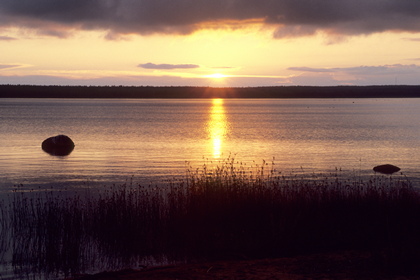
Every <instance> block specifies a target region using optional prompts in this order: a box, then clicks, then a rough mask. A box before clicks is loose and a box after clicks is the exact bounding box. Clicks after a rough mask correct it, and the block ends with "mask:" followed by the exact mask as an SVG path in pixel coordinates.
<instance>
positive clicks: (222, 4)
mask: <svg viewBox="0 0 420 280" xmlns="http://www.w3.org/2000/svg"><path fill="white" fill-rule="evenodd" d="M225 20H229V21H231V22H235V24H236V25H235V27H237V26H238V24H239V25H241V24H246V23H247V22H249V21H255V20H257V21H260V22H262V23H264V24H267V25H273V26H274V27H275V28H276V29H275V31H274V33H273V36H274V37H276V38H283V37H291V36H304V35H311V34H315V33H316V32H318V31H324V32H326V33H329V34H334V35H337V34H339V35H358V34H371V33H376V32H383V31H409V32H418V31H420V1H417V0H72V1H58V0H30V1H17V0H1V1H0V25H1V26H24V27H32V28H37V29H38V30H41V31H40V32H41V33H42V34H50V35H53V36H54V35H55V36H64V35H65V33H63V32H62V29H63V28H76V29H87V30H90V29H101V30H108V31H109V32H111V33H112V34H124V33H137V34H150V33H177V34H188V33H191V32H193V31H195V30H196V29H199V28H203V27H206V23H210V22H211V23H213V24H212V25H211V26H212V27H217V26H218V24H217V23H218V22H221V21H225ZM214 23H216V24H214Z"/></svg>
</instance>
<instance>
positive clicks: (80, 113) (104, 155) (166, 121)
mask: <svg viewBox="0 0 420 280" xmlns="http://www.w3.org/2000/svg"><path fill="white" fill-rule="evenodd" d="M419 108H420V99H224V100H223V99H177V100H173V99H118V100H115V99H113V100H109V99H0V134H1V138H0V170H1V173H0V187H1V189H2V190H3V191H5V190H9V189H11V188H13V186H15V185H20V184H23V185H24V186H26V187H28V188H34V187H41V188H46V187H50V186H55V187H65V188H80V187H83V186H86V185H89V186H101V185H109V184H114V183H116V184H118V183H121V182H125V181H127V180H131V178H133V181H135V182H139V183H141V184H149V183H152V184H157V183H158V182H162V181H163V180H167V179H170V178H173V177H174V176H182V175H183V174H185V170H186V166H187V165H188V164H191V165H193V166H200V165H202V164H203V163H205V162H207V163H209V162H217V161H219V160H223V159H225V158H227V157H229V156H234V157H235V159H236V160H238V161H241V162H244V163H247V164H250V165H251V164H261V163H262V161H263V160H266V161H267V162H271V161H272V159H273V158H275V163H276V165H275V166H276V169H277V171H279V172H282V173H283V174H285V173H289V172H302V171H303V172H308V173H311V172H324V173H328V172H332V171H334V170H336V169H341V170H342V171H343V172H347V173H348V174H356V175H360V174H365V175H370V174H373V172H372V168H373V167H374V166H375V165H378V164H384V163H392V164H395V165H397V166H399V167H400V168H401V169H402V171H403V173H404V174H405V175H407V176H408V177H410V178H414V179H416V178H420V173H419V171H418V166H419V163H420V151H419V149H418V146H419V142H420V123H419V122H418V120H419V119H420V110H419ZM57 134H65V135H68V136H69V137H71V138H72V139H73V141H74V142H75V144H76V147H75V149H74V151H73V152H72V153H71V154H70V155H68V156H62V157H60V156H52V155H49V154H47V153H45V152H44V151H43V150H42V149H41V143H42V141H43V140H44V139H46V138H48V137H50V136H54V135H57ZM254 161H255V162H254ZM186 162H189V163H188V164H186Z"/></svg>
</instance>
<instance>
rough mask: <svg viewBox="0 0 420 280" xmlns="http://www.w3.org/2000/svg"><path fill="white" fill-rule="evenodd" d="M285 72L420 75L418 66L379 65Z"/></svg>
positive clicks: (298, 69)
mask: <svg viewBox="0 0 420 280" xmlns="http://www.w3.org/2000/svg"><path fill="white" fill-rule="evenodd" d="M287 70H291V71H300V72H312V73H340V72H342V73H349V74H356V75H381V74H382V75H390V74H394V75H396V74H414V73H420V66H418V65H415V64H410V65H403V64H393V65H380V66H358V67H347V68H346V67H344V68H311V67H289V68H287Z"/></svg>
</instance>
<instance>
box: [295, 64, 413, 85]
mask: <svg viewBox="0 0 420 280" xmlns="http://www.w3.org/2000/svg"><path fill="white" fill-rule="evenodd" d="M287 70H290V71H294V72H300V73H299V74H297V75H294V76H293V78H292V79H291V80H292V81H293V83H295V84H305V85H306V84H308V85H309V84H312V85H313V84H318V83H319V82H320V81H324V82H323V83H322V84H324V83H325V84H327V85H334V84H336V85H337V84H340V85H345V84H348V85H373V84H381V85H390V84H391V85H393V84H397V83H398V84H418V78H419V76H420V66H419V65H416V64H409V65H404V64H392V65H378V66H358V67H341V68H340V67H338V68H312V67H289V68H288V69H287ZM327 80H330V81H329V82H328V83H327Z"/></svg>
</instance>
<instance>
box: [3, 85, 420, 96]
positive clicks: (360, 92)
mask: <svg viewBox="0 0 420 280" xmlns="http://www.w3.org/2000/svg"><path fill="white" fill-rule="evenodd" d="M0 98H114V99H115V98H420V85H416V86H408V85H395V86H323V87H318V86H276V87H243V88H239V87H226V88H217V87H192V86H174V87H171V86H162V87H155V86H36V85H0Z"/></svg>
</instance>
